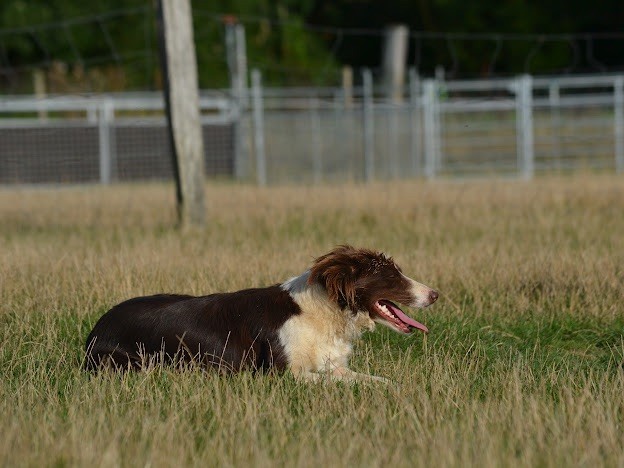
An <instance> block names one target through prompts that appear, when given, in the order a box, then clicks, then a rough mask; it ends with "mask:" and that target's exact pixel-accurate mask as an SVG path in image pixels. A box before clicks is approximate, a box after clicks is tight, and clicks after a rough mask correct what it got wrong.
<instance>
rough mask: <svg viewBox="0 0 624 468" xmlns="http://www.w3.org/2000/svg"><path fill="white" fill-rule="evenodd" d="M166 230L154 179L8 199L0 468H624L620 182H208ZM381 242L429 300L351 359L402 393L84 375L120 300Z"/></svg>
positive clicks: (4, 211) (0, 301) (214, 284)
mask: <svg viewBox="0 0 624 468" xmlns="http://www.w3.org/2000/svg"><path fill="white" fill-rule="evenodd" d="M206 194H207V198H208V211H209V222H208V225H207V227H206V228H205V229H204V230H201V231H195V232H187V233H179V232H178V231H177V230H176V229H174V228H173V227H172V226H173V224H174V221H175V213H174V206H173V192H172V189H171V187H167V186H162V185H144V186H132V187H130V186H116V187H110V188H101V187H98V188H88V189H86V188H80V189H67V190H26V189H24V190H3V191H0V397H1V398H0V434H2V437H0V464H2V465H5V466H17V465H28V466H34V465H47V466H76V465H101V466H138V465H148V464H149V465H152V466H170V465H192V466H195V465H197V466H199V465H201V466H206V465H207V466H247V465H257V466H267V465H289V466H290V465H295V466H312V465H315V466H316V465H319V464H326V465H329V466H354V465H362V466H381V465H387V464H394V465H399V466H411V465H420V466H466V465H479V466H501V465H523V466H535V465H539V466H569V465H577V466H581V465H582V466H594V465H606V466H622V465H623V464H624V437H623V436H622V433H623V427H624V375H622V374H623V372H622V371H621V370H620V369H619V367H618V366H619V364H620V363H621V361H622V359H623V356H624V311H623V310H622V297H623V295H622V291H623V290H624V289H623V278H624V216H622V213H623V212H624V179H622V178H621V177H615V176H603V175H589V174H586V175H578V176H573V177H566V178H548V179H538V180H536V181H534V182H520V181H498V182H491V181H487V182H486V181H472V182H436V183H425V182H422V181H414V182H401V183H395V182H388V183H379V184H374V185H367V186H357V185H353V186H341V187H338V186H329V187H321V188H305V187H304V188H295V187H280V188H268V189H258V188H254V187H247V186H236V185H228V184H216V185H211V186H209V187H207V189H206ZM345 242H348V243H352V244H354V245H363V246H369V247H374V248H378V249H381V250H385V251H387V252H388V253H390V254H392V255H393V256H394V257H395V258H396V260H397V261H398V263H399V264H400V265H401V266H402V267H403V269H404V271H406V273H408V274H409V275H410V276H412V277H414V278H417V279H419V280H421V281H423V282H425V283H427V284H429V285H431V286H435V287H436V288H438V289H439V290H440V291H441V293H442V296H441V298H440V300H439V301H438V303H436V304H435V305H434V306H433V307H432V308H430V309H427V310H426V311H414V313H415V314H417V316H418V318H419V320H421V321H424V322H425V323H426V324H427V325H428V326H429V328H430V329H431V333H430V335H429V336H427V337H423V336H422V335H415V336H412V337H407V338H406V337H402V336H398V335H395V334H392V332H390V331H387V330H379V331H376V332H375V333H373V334H371V335H368V336H367V337H366V338H365V339H364V340H362V342H361V343H359V344H358V346H357V347H356V353H355V356H354V359H353V363H352V367H353V368H355V369H356V370H358V371H361V372H370V373H375V374H378V375H383V376H385V377H388V378H390V379H392V380H393V381H395V382H396V385H395V386H390V387H385V386H379V385H355V386H345V385H341V384H335V383H326V384H305V383H300V382H297V381H295V380H294V379H293V378H292V377H291V376H289V375H285V376H256V377H254V376H251V375H249V374H241V375H238V376H234V377H230V378H223V377H219V376H217V375H213V374H206V373H202V372H200V371H184V372H178V371H172V370H170V369H152V370H150V371H148V372H143V373H137V374H129V375H124V376H119V375H114V374H113V375H110V374H104V375H97V376H91V375H87V374H85V373H83V372H82V371H81V370H80V362H81V359H82V355H83V351H82V347H83V342H84V339H85V337H86V335H87V333H88V331H89V329H90V327H91V326H92V325H93V323H94V322H95V320H97V318H98V317H99V315H100V314H102V313H103V312H104V311H106V310H107V309H108V308H110V307H111V306H112V305H114V304H115V303H117V302H119V301H121V300H123V299H125V298H128V297H131V296H136V295H141V294H151V293H156V292H184V293H192V294H204V293H209V292H213V291H224V290H235V289H239V288H244V287H249V286H255V285H265V284H271V283H275V282H278V281H281V280H283V279H286V278H288V277H290V276H292V275H294V274H298V273H300V272H301V271H302V270H303V269H305V268H306V267H307V265H309V263H310V260H311V259H312V258H313V257H314V256H316V255H320V254H322V253H324V252H325V251H326V250H328V249H329V248H331V247H332V246H333V245H335V244H338V243H345Z"/></svg>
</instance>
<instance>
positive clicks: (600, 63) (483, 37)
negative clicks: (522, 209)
mask: <svg viewBox="0 0 624 468" xmlns="http://www.w3.org/2000/svg"><path fill="white" fill-rule="evenodd" d="M193 10H194V22H195V37H196V43H197V55H198V63H199V72H200V85H201V86H203V87H213V86H227V82H228V78H227V65H226V60H225V57H226V51H225V44H224V25H223V21H222V18H223V15H226V14H231V15H234V16H236V17H237V19H238V21H240V22H241V23H243V24H244V25H245V28H246V33H247V47H248V56H249V63H250V65H251V66H255V67H258V68H260V69H262V70H263V72H264V74H265V76H266V79H267V80H268V81H269V82H273V83H280V84H310V83H317V84H335V83H336V82H337V80H338V77H339V71H340V67H341V65H343V64H349V65H352V66H354V67H355V68H356V69H357V68H359V67H364V66H366V67H371V68H373V69H377V68H378V67H379V63H380V57H381V49H382V44H383V29H384V28H385V27H386V26H387V25H389V24H393V23H404V24H406V25H407V26H408V27H409V29H410V31H411V38H410V47H409V59H408V62H409V64H410V65H412V66H417V67H418V69H419V71H420V73H421V74H423V75H430V74H432V73H433V70H434V69H435V67H436V66H437V65H441V66H443V67H444V69H445V71H446V73H447V74H448V75H451V76H454V77H476V76H487V75H511V74H516V73H523V72H530V73H535V74H546V73H562V72H563V73H574V72H589V71H593V72H596V71H615V70H621V69H622V68H624V67H623V66H624V58H623V57H622V54H621V52H620V50H621V49H622V48H623V46H624V30H623V25H624V8H621V5H620V3H619V2H616V1H615V0H602V1H600V2H587V1H581V0H568V1H566V2H563V1H561V0H557V1H550V2H544V1H538V0H530V1H521V0H506V1H500V0H497V1H494V0H480V1H478V2H466V1H458V0H388V1H385V2H381V1H378V0H229V1H226V0H216V1H215V0H211V1H205V2H204V1H199V0H195V1H193ZM153 13H154V5H153V1H151V0H100V1H99V2H95V3H93V2H84V1H78V0H29V1H27V2H26V1H23V0H3V1H2V2H0V72H1V76H0V78H1V79H3V80H4V81H5V82H10V81H11V80H14V81H15V80H17V78H16V77H18V76H20V74H23V73H25V72H26V71H28V70H31V69H33V68H39V69H45V70H48V71H49V70H52V69H53V68H54V67H57V68H58V67H59V66H60V68H61V71H60V73H61V75H62V74H63V73H65V74H66V75H67V76H68V77H67V78H66V81H68V82H71V81H72V80H74V81H80V80H81V79H85V78H84V77H85V76H87V77H89V79H90V80H91V84H90V86H91V87H92V88H107V87H108V88H114V89H128V88H133V87H134V88H143V89H145V88H150V87H158V86H159V85H160V78H159V71H158V62H157V51H156V44H157V42H156V40H155V37H154V34H155V25H154V15H153ZM59 64H61V65H59ZM74 75H75V76H74ZM81 77H82V78H81Z"/></svg>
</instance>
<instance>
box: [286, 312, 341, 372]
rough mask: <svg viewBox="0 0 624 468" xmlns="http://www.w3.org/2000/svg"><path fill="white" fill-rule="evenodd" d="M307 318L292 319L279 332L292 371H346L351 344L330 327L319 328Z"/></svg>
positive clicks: (297, 317)
mask: <svg viewBox="0 0 624 468" xmlns="http://www.w3.org/2000/svg"><path fill="white" fill-rule="evenodd" d="M310 318H311V317H304V316H296V317H292V318H290V319H289V320H288V321H287V322H286V323H284V325H283V327H282V329H281V330H280V332H279V337H280V341H281V344H282V346H283V347H284V352H285V353H286V355H287V356H288V362H289V364H290V367H291V369H293V370H305V371H312V372H320V371H326V370H330V369H331V368H332V367H346V366H347V363H348V360H349V356H350V355H351V351H352V346H351V343H350V341H349V340H346V339H344V338H342V337H339V336H336V334H335V333H334V331H333V330H331V328H332V327H327V326H324V327H320V328H319V326H318V323H316V324H315V323H314V322H316V321H315V320H310ZM325 325H327V324H325Z"/></svg>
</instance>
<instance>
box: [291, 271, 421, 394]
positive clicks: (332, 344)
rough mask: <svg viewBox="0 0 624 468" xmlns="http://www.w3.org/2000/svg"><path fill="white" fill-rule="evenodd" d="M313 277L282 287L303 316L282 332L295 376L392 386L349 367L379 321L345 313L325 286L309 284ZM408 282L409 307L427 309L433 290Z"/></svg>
mask: <svg viewBox="0 0 624 468" xmlns="http://www.w3.org/2000/svg"><path fill="white" fill-rule="evenodd" d="M309 275H310V271H309V270H308V271H306V272H304V273H303V274H302V275H300V276H296V277H293V278H291V279H289V280H288V281H286V282H284V283H283V284H282V285H281V287H282V289H284V290H285V291H288V292H289V293H290V295H291V297H292V298H293V300H294V301H295V302H296V303H297V305H298V306H299V307H300V309H301V314H299V315H296V316H293V317H291V318H290V319H288V320H287V321H286V322H285V323H284V325H283V326H282V328H281V330H280V332H279V338H280V342H281V344H282V346H283V347H284V352H285V353H286V355H287V357H288V362H289V364H290V370H291V371H292V373H293V374H294V375H295V376H297V377H300V378H303V379H306V380H312V381H317V380H319V379H323V378H332V379H337V380H343V381H354V380H374V381H382V382H388V381H387V380H386V379H384V378H383V377H377V376H372V375H367V374H361V373H357V372H354V371H352V370H350V369H349V367H348V363H349V357H350V356H351V353H352V351H353V342H354V341H355V340H357V339H358V338H359V337H360V336H361V335H362V333H364V332H365V331H372V330H374V329H375V321H373V320H372V319H371V318H370V315H369V313H368V311H365V310H364V311H358V313H356V314H349V313H345V311H344V310H341V309H340V308H339V307H338V305H337V304H335V303H334V302H332V301H331V300H330V299H329V297H328V295H327V292H326V291H325V289H324V288H323V287H322V286H320V285H318V284H308V278H309ZM405 278H406V279H407V280H408V281H409V282H410V283H411V289H412V294H413V296H414V298H415V300H414V302H413V303H412V304H406V305H409V306H414V307H426V306H427V305H428V304H429V302H428V299H427V298H428V295H429V293H430V292H431V288H429V287H427V286H425V285H423V284H421V283H418V282H416V281H414V280H412V279H411V278H407V277H405ZM382 323H384V322H382Z"/></svg>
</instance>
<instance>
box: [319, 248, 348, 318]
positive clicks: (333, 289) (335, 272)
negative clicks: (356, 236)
mask: <svg viewBox="0 0 624 468" xmlns="http://www.w3.org/2000/svg"><path fill="white" fill-rule="evenodd" d="M354 250H355V249H354V248H353V247H350V246H340V247H337V248H336V249H334V250H332V251H331V252H329V253H328V254H325V255H323V256H322V257H319V258H317V259H316V260H315V262H314V265H312V268H311V269H310V276H309V278H308V283H309V284H312V283H315V282H316V283H319V284H320V285H321V286H323V287H324V288H325V290H326V291H327V295H328V296H329V299H330V300H331V301H333V302H335V303H336V304H338V306H339V307H340V308H342V309H344V308H346V307H347V308H349V309H351V310H352V311H355V309H356V287H355V284H356V281H357V276H358V268H357V264H355V263H354V262H353V257H352V256H351V255H350V254H351V253H352V252H353V251H354Z"/></svg>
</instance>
